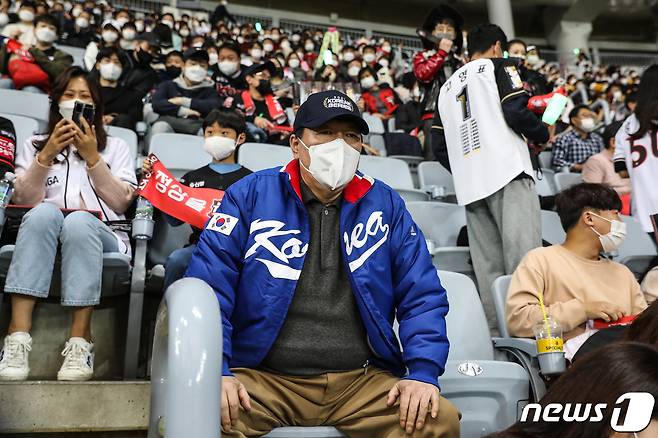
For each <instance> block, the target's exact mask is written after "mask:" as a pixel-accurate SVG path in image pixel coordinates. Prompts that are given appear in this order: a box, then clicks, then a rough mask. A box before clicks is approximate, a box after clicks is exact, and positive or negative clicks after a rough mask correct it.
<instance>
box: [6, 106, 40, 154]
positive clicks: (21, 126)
mask: <svg viewBox="0 0 658 438" xmlns="http://www.w3.org/2000/svg"><path fill="white" fill-rule="evenodd" d="M0 117H4V118H5V119H9V120H11V123H13V125H14V130H15V131H16V148H17V149H18V148H19V147H22V146H23V143H25V140H27V139H28V138H30V137H31V136H33V135H34V134H36V133H38V132H39V122H37V121H36V120H35V119H32V118H30V117H24V116H18V115H16V114H6V113H0Z"/></svg>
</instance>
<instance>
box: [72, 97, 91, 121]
mask: <svg viewBox="0 0 658 438" xmlns="http://www.w3.org/2000/svg"><path fill="white" fill-rule="evenodd" d="M94 115H95V110H94V105H91V104H88V103H84V102H80V101H76V102H75V106H74V107H73V117H72V118H73V122H74V123H75V124H76V125H78V126H79V127H82V124H81V123H80V117H84V118H85V120H86V121H87V123H88V124H89V126H91V125H93V124H94Z"/></svg>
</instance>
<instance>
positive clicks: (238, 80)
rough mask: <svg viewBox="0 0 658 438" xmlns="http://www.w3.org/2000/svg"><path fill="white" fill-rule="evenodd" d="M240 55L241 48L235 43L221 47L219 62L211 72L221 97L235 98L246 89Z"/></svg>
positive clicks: (228, 43) (228, 42)
mask: <svg viewBox="0 0 658 438" xmlns="http://www.w3.org/2000/svg"><path fill="white" fill-rule="evenodd" d="M240 55H241V53H240V46H238V45H237V44H236V43H235V42H233V41H227V42H225V43H222V45H221V46H219V57H218V62H217V64H216V65H214V66H213V67H211V70H212V72H213V74H212V79H213V81H214V82H215V84H217V91H218V93H219V95H220V96H233V95H235V94H237V93H239V92H240V91H242V90H244V89H245V85H244V76H243V71H242V65H241V64H240Z"/></svg>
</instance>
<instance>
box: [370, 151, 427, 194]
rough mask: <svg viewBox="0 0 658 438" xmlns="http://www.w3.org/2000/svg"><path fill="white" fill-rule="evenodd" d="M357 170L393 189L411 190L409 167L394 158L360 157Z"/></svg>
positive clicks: (412, 185)
mask: <svg viewBox="0 0 658 438" xmlns="http://www.w3.org/2000/svg"><path fill="white" fill-rule="evenodd" d="M359 170H360V171H361V172H363V173H365V174H366V175H368V176H371V177H373V178H375V179H378V180H380V181H382V182H383V183H385V184H388V185H389V186H391V187H393V188H394V189H413V188H414V183H413V180H412V179H411V172H410V171H409V166H407V163H405V162H404V161H402V160H398V159H396V158H385V157H372V156H368V155H362V156H361V160H359Z"/></svg>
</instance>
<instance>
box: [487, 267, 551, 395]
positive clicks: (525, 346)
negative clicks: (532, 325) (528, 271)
mask: <svg viewBox="0 0 658 438" xmlns="http://www.w3.org/2000/svg"><path fill="white" fill-rule="evenodd" d="M511 279H512V276H511V275H504V276H502V277H498V278H497V279H496V280H494V282H493V284H492V285H491V294H492V298H493V302H494V309H495V310H496V320H497V321H498V332H499V333H500V336H501V337H500V338H494V339H493V343H494V346H495V347H496V349H497V350H500V351H504V352H506V353H508V354H509V355H510V356H511V357H513V358H514V359H515V360H516V361H517V362H518V363H519V364H520V365H521V366H522V367H523V369H524V370H525V372H526V373H527V375H528V376H529V378H530V386H531V389H532V395H533V398H534V401H538V400H539V399H541V398H542V397H543V396H544V394H545V393H546V384H545V383H544V380H543V379H542V378H541V376H540V375H539V363H538V361H537V347H536V345H535V340H534V339H527V338H513V337H510V335H509V331H508V330H507V323H506V322H505V321H506V320H505V302H506V301H507V290H508V289H509V284H510V281H511Z"/></svg>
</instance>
